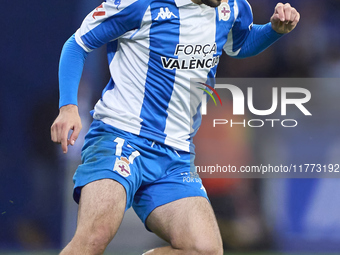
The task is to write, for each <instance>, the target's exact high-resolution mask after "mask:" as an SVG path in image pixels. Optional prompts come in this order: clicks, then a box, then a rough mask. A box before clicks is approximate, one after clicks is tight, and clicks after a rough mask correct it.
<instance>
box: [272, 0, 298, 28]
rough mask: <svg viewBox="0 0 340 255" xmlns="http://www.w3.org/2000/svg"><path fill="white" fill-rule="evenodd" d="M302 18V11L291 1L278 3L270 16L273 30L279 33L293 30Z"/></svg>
mask: <svg viewBox="0 0 340 255" xmlns="http://www.w3.org/2000/svg"><path fill="white" fill-rule="evenodd" d="M299 20H300V13H299V12H298V11H297V10H296V9H295V8H294V7H292V6H291V5H290V4H289V3H286V4H283V3H278V4H277V5H276V7H275V10H274V14H273V16H272V17H271V18H270V22H271V24H272V28H273V30H275V31H276V32H277V33H279V34H287V33H289V32H291V31H292V30H293V29H294V28H295V27H296V25H297V24H298V22H299Z"/></svg>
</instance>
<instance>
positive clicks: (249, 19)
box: [223, 0, 253, 56]
mask: <svg viewBox="0 0 340 255" xmlns="http://www.w3.org/2000/svg"><path fill="white" fill-rule="evenodd" d="M234 5H235V7H234V9H235V17H236V18H235V22H234V24H233V27H232V28H231V29H230V31H229V34H228V39H227V42H226V44H225V45H224V47H223V49H224V51H225V52H226V53H227V54H228V55H229V56H237V55H238V53H239V51H240V50H241V47H242V45H243V44H244V42H245V40H246V39H247V37H248V35H249V33H250V30H251V29H252V26H253V12H252V10H251V6H250V5H249V3H248V2H247V0H235V2H234Z"/></svg>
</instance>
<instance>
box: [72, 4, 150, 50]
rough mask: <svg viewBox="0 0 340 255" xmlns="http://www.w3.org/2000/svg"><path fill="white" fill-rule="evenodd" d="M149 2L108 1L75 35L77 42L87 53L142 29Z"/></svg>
mask: <svg viewBox="0 0 340 255" xmlns="http://www.w3.org/2000/svg"><path fill="white" fill-rule="evenodd" d="M148 5H149V4H148V2H147V0H107V1H106V2H103V3H102V4H101V5H99V6H98V7H97V8H95V9H94V10H93V11H92V12H90V13H89V14H88V15H87V16H86V18H85V19H84V21H83V23H82V24H81V26H80V28H79V29H78V30H77V32H76V33H75V39H76V42H77V43H78V44H79V45H80V46H81V47H82V48H83V49H84V50H85V51H86V52H90V51H92V50H93V49H96V48H99V47H100V46H102V45H104V44H106V43H108V42H110V41H113V40H115V39H117V38H119V37H120V36H121V35H123V34H124V33H126V32H127V31H130V30H133V29H137V28H139V27H140V25H141V22H142V18H143V16H144V12H145V10H146V9H147V7H148Z"/></svg>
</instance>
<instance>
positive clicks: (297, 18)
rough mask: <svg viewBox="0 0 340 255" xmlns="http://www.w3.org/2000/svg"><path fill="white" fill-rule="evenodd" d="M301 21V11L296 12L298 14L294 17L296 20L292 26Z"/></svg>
mask: <svg viewBox="0 0 340 255" xmlns="http://www.w3.org/2000/svg"><path fill="white" fill-rule="evenodd" d="M299 21H300V13H299V12H297V13H296V16H295V18H294V20H293V22H292V26H294V27H295V26H296V25H297V23H299Z"/></svg>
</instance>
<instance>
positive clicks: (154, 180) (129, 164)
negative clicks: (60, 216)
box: [73, 120, 208, 224]
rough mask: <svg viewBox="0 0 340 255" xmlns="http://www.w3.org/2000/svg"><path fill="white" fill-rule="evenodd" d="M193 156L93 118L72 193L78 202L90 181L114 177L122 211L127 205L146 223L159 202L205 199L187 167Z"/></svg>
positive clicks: (202, 190) (197, 180)
mask: <svg viewBox="0 0 340 255" xmlns="http://www.w3.org/2000/svg"><path fill="white" fill-rule="evenodd" d="M194 157H195V156H194V154H192V153H189V152H183V151H178V152H177V151H175V150H174V149H173V148H171V147H169V146H167V145H164V144H159V143H155V142H154V141H152V140H149V139H146V138H142V137H139V136H137V135H134V134H131V133H128V132H125V131H122V130H119V129H117V128H114V127H112V126H110V125H107V124H105V123H103V122H102V121H99V120H94V121H93V123H92V125H91V127H90V130H89V132H88V134H87V135H86V137H85V144H84V146H83V149H82V164H81V165H80V166H79V167H78V169H77V171H76V172H75V174H74V177H73V181H74V183H75V186H74V192H73V198H74V200H75V201H76V202H77V203H78V202H79V198H80V193H81V188H82V187H83V186H85V185H86V184H88V183H90V182H93V181H96V180H100V179H113V180H116V181H117V182H119V183H120V184H122V185H123V186H124V188H125V190H126V195H127V198H126V200H127V201H126V209H125V210H127V209H129V208H130V207H131V206H132V207H133V209H134V210H135V212H136V213H137V215H138V217H139V218H140V219H141V220H142V221H143V223H144V224H145V220H146V218H147V217H148V216H149V214H150V213H151V212H152V211H153V210H154V209H155V208H156V207H158V206H161V205H164V204H167V203H170V202H172V201H175V200H178V199H181V198H185V197H195V196H201V197H205V198H207V199H208V197H207V194H206V192H205V189H204V187H203V185H202V181H201V179H200V178H199V177H198V176H192V175H193V172H192V171H190V166H191V169H193V168H194V165H193V163H192V164H191V163H190V162H194Z"/></svg>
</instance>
